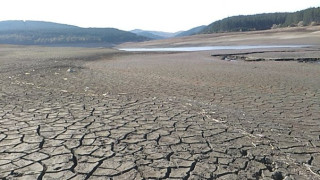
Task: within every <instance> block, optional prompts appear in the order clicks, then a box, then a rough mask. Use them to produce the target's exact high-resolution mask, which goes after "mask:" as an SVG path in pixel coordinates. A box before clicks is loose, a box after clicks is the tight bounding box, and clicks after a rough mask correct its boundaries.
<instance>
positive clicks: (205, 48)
mask: <svg viewBox="0 0 320 180" xmlns="http://www.w3.org/2000/svg"><path fill="white" fill-rule="evenodd" d="M300 47H307V45H266V46H265V45H255V46H198V47H168V48H120V49H119V50H122V51H131V52H152V51H154V52H159V51H161V52H168V51H170V52H188V51H209V50H229V49H230V50H241V49H262V48H300Z"/></svg>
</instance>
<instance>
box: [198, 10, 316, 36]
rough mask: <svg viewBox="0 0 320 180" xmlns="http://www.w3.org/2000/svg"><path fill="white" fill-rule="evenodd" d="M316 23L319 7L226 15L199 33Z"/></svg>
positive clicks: (264, 28)
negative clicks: (294, 10)
mask: <svg viewBox="0 0 320 180" xmlns="http://www.w3.org/2000/svg"><path fill="white" fill-rule="evenodd" d="M317 24H320V7H318V8H309V9H306V10H302V11H297V12H294V13H266V14H256V15H247V16H243V15H242V16H233V17H228V18H225V19H222V20H219V21H215V22H213V23H212V24H210V25H208V26H207V27H206V28H204V29H203V30H202V31H201V32H200V33H216V32H235V31H252V30H267V29H271V28H278V27H288V26H307V25H317Z"/></svg>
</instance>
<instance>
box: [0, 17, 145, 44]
mask: <svg viewBox="0 0 320 180" xmlns="http://www.w3.org/2000/svg"><path fill="white" fill-rule="evenodd" d="M145 40H149V38H146V37H143V36H138V35H136V34H134V33H131V32H126V31H122V30H118V29H115V28H80V27H77V26H71V25H65V24H58V23H51V22H42V21H2V22H0V43H1V44H20V45H67V46H89V45H98V46H100V45H103V46H112V45H116V44H120V43H123V42H141V41H145Z"/></svg>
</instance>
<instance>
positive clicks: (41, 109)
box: [0, 47, 320, 180]
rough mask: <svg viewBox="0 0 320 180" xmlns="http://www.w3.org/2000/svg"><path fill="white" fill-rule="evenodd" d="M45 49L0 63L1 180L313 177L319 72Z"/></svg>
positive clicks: (319, 162) (197, 58)
mask: <svg viewBox="0 0 320 180" xmlns="http://www.w3.org/2000/svg"><path fill="white" fill-rule="evenodd" d="M6 50H7V51H8V52H9V53H8V54H10V53H11V54H12V53H13V52H18V51H19V52H20V53H21V49H20V48H18V49H16V48H15V47H9V48H7V49H6ZM42 50H43V51H45V52H47V51H48V52H53V51H57V52H55V53H56V54H53V55H52V57H50V58H46V57H47V56H48V55H45V57H42V54H41V53H40V54H39V52H38V51H35V50H34V49H33V50H28V49H27V50H26V53H30V52H31V53H32V57H31V58H27V57H26V56H24V55H23V53H22V55H19V56H18V57H19V58H15V57H12V56H9V55H7V56H5V55H3V56H2V57H0V59H1V67H0V75H1V80H0V84H1V91H0V97H1V98H0V124H1V126H0V179H277V180H278V179H319V178H320V129H319V126H320V111H319V109H320V102H319V99H320V92H319V89H320V77H319V74H320V66H319V65H313V64H301V63H300V64H299V63H296V62H251V63H247V62H225V61H220V60H219V59H218V58H217V59H214V58H212V57H211V56H210V53H208V52H201V53H200V52H196V53H149V54H148V53H143V54H139V53H132V54H129V55H128V54H127V55H123V56H119V53H118V52H117V53H118V54H117V55H116V56H114V55H106V54H108V53H109V54H112V53H113V52H112V51H111V52H108V53H105V54H104V55H101V56H99V58H89V59H87V60H86V59H85V58H81V57H80V55H79V52H78V51H76V50H72V51H73V53H74V54H77V57H73V55H70V54H66V55H65V56H66V57H61V56H62V55H61V54H63V52H61V51H60V50H59V49H58V50H57V49H54V48H52V49H50V48H49V50H47V49H45V48H44V49H42ZM69 51H71V50H69ZM80 51H81V52H83V51H89V52H83V54H90V52H91V51H95V52H94V53H98V52H96V51H98V50H80ZM99 51H105V50H99ZM48 52H47V53H48ZM94 53H93V54H94ZM71 56H72V57H71ZM99 59H100V60H99ZM70 68H71V69H72V72H71V71H70V70H69V71H68V69H70Z"/></svg>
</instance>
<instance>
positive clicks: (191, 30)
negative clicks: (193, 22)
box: [175, 26, 206, 37]
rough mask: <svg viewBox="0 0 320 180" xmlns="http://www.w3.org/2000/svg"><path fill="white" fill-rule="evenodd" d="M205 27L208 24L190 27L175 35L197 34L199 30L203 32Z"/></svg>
mask: <svg viewBox="0 0 320 180" xmlns="http://www.w3.org/2000/svg"><path fill="white" fill-rule="evenodd" d="M205 27H206V26H198V27H195V28H192V29H189V30H187V31H183V32H181V33H179V34H177V35H176V36H175V37H182V36H191V35H195V34H198V33H199V32H201V31H202V30H203V29H204V28H205Z"/></svg>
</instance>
